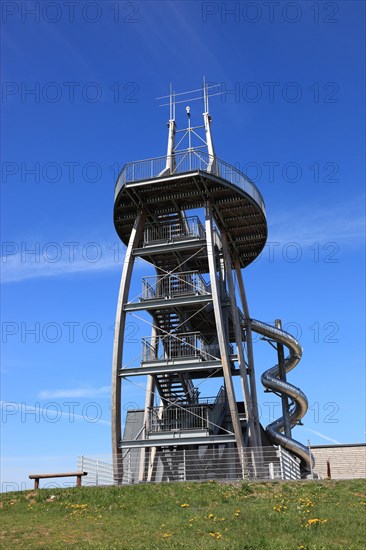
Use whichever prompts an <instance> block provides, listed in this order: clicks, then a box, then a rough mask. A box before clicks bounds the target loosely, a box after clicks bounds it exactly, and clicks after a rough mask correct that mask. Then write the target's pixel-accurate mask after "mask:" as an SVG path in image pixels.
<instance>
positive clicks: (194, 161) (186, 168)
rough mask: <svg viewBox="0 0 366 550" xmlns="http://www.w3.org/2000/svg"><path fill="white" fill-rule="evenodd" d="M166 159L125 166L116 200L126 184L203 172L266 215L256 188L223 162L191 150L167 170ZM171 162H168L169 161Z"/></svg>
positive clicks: (180, 155) (117, 184) (175, 157)
mask: <svg viewBox="0 0 366 550" xmlns="http://www.w3.org/2000/svg"><path fill="white" fill-rule="evenodd" d="M167 158H168V157H166V156H164V157H156V158H151V159H146V160H139V161H135V162H130V163H128V164H125V165H124V167H123V168H122V170H121V172H120V174H119V176H118V179H117V183H116V187H115V197H117V194H118V193H119V191H120V189H121V188H122V187H123V186H125V185H126V184H127V183H128V182H135V181H144V180H150V179H153V178H159V177H166V176H172V175H175V174H182V173H189V172H196V171H202V172H206V173H210V174H213V175H215V176H218V177H220V178H222V179H225V180H226V181H228V182H230V183H232V184H233V185H236V186H237V187H239V188H240V189H241V190H242V191H244V192H245V193H247V194H248V195H249V196H250V197H252V198H253V199H254V200H255V202H256V203H257V204H258V205H259V206H260V207H261V209H262V211H263V212H265V207H264V201H263V197H262V195H261V193H260V192H259V190H258V188H257V187H256V185H255V184H254V183H253V182H252V181H251V180H250V179H249V178H248V177H247V176H246V175H245V174H243V173H242V172H241V171H240V170H238V169H237V168H235V167H234V166H231V165H230V164H228V163H227V162H224V161H223V160H220V159H217V158H214V157H212V156H211V155H209V154H207V153H205V152H204V151H201V150H200V149H191V150H190V151H184V152H180V153H175V155H174V160H175V162H174V163H171V166H172V168H168V169H167V168H166V167H167V165H168V164H169V163H167ZM168 160H171V159H168Z"/></svg>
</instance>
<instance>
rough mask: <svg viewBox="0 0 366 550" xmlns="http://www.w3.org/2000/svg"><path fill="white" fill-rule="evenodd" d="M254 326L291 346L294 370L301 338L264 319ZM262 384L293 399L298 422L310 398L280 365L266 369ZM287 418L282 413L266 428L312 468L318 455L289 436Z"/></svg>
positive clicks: (287, 367)
mask: <svg viewBox="0 0 366 550" xmlns="http://www.w3.org/2000/svg"><path fill="white" fill-rule="evenodd" d="M251 327H252V330H253V331H254V332H256V333H258V334H261V335H262V336H264V337H266V338H269V339H270V340H274V341H275V342H277V343H279V344H283V345H284V346H286V347H287V348H288V350H289V355H288V356H287V357H286V358H285V361H284V366H285V370H286V373H288V372H290V371H291V370H292V369H293V368H295V367H296V365H297V364H298V363H299V361H300V359H301V356H302V348H301V345H300V343H299V341H298V340H296V338H294V337H293V336H292V335H291V334H289V333H288V332H286V331H284V330H280V329H278V328H275V327H273V326H271V325H268V324H267V323H263V322H262V321H256V320H254V319H252V320H251ZM261 381H262V384H263V385H264V386H265V388H266V389H267V390H269V391H272V392H274V393H276V394H279V395H286V396H287V397H288V398H289V399H290V400H291V401H292V406H291V408H290V411H289V418H290V424H291V428H292V427H293V426H296V424H298V423H299V422H300V420H301V419H302V417H303V416H304V415H305V414H306V411H307V409H308V400H307V397H306V395H305V394H304V393H303V392H302V391H301V390H300V389H299V388H297V387H296V386H294V385H292V384H289V383H288V382H285V381H283V380H281V379H280V371H279V365H278V364H276V365H274V366H273V367H271V368H270V369H268V370H266V371H265V372H264V373H263V374H262V377H261ZM284 426H285V421H284V417H283V416H281V417H280V418H278V419H277V420H275V421H274V422H271V423H270V424H268V426H267V427H266V432H267V435H268V437H269V438H270V440H271V442H272V443H273V444H275V445H281V446H282V447H284V448H285V449H288V450H289V451H290V452H292V453H294V454H295V455H296V456H298V457H299V458H300V460H301V466H302V469H303V471H304V473H306V472H310V471H311V469H312V467H313V465H314V457H313V456H312V454H311V453H309V449H308V448H307V447H306V446H305V445H303V444H302V443H300V442H298V441H296V440H295V439H292V438H289V437H287V436H285V434H284V433H282V432H283V431H284Z"/></svg>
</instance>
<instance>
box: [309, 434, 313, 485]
mask: <svg viewBox="0 0 366 550" xmlns="http://www.w3.org/2000/svg"><path fill="white" fill-rule="evenodd" d="M308 449H309V459H310V475H311V479H314V472H313V461H312V459H311V447H310V439H308Z"/></svg>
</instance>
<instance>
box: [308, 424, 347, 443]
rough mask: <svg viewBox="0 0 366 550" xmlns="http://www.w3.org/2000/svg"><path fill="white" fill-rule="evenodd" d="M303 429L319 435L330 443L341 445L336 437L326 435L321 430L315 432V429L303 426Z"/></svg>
mask: <svg viewBox="0 0 366 550" xmlns="http://www.w3.org/2000/svg"><path fill="white" fill-rule="evenodd" d="M305 430H306V431H308V432H311V433H313V434H315V435H317V436H319V437H321V438H322V439H325V441H330V442H331V443H335V444H336V445H342V443H341V442H340V441H338V440H337V439H332V438H331V437H328V436H327V435H324V434H322V433H321V432H317V431H316V430H312V429H311V428H305Z"/></svg>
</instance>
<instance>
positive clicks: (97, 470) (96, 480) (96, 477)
mask: <svg viewBox="0 0 366 550" xmlns="http://www.w3.org/2000/svg"><path fill="white" fill-rule="evenodd" d="M98 478H99V460H98V459H97V461H96V465H95V485H96V486H98V484H99V483H98V482H99V479H98Z"/></svg>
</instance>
